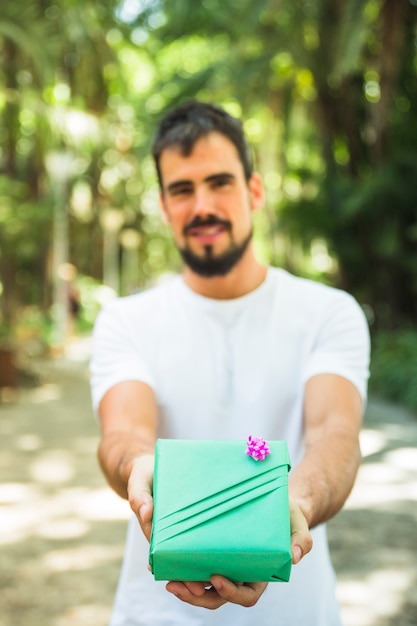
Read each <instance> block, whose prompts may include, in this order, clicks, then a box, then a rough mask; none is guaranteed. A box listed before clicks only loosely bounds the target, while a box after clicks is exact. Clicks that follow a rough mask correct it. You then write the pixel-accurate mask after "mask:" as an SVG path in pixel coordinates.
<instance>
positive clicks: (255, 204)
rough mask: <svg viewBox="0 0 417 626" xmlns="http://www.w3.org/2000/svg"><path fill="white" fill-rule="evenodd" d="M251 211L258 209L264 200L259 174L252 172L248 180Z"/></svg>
mask: <svg viewBox="0 0 417 626" xmlns="http://www.w3.org/2000/svg"><path fill="white" fill-rule="evenodd" d="M248 187H249V194H250V199H251V208H252V211H259V210H260V209H261V208H262V207H263V205H264V201H265V193H264V186H263V182H262V178H261V176H260V174H258V173H257V172H254V173H253V174H252V176H251V177H250V179H249V182H248Z"/></svg>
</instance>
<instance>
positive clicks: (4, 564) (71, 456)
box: [0, 342, 417, 626]
mask: <svg viewBox="0 0 417 626" xmlns="http://www.w3.org/2000/svg"><path fill="white" fill-rule="evenodd" d="M88 351H89V346H88V343H85V342H80V343H74V344H73V345H72V346H71V347H70V350H69V351H68V354H67V359H65V360H63V359H61V360H58V361H56V362H55V364H54V366H53V367H51V365H48V364H41V365H40V367H41V371H40V379H41V383H42V384H41V385H39V386H37V387H35V388H32V389H30V388H27V389H23V390H20V391H19V394H18V396H17V399H16V400H15V401H14V402H12V403H4V404H0V441H1V455H0V589H1V593H0V626H16V625H20V624H21V625H22V626H23V625H24V626H38V625H42V626H91V625H94V626H105V625H106V624H107V622H108V618H109V614H110V609H111V604H112V600H113V595H114V591H115V586H116V583H117V578H118V573H119V568H120V563H121V558H122V553H123V546H124V538H125V528H126V520H127V518H128V516H129V508H128V505H127V503H126V502H124V501H123V500H121V499H119V498H118V497H117V496H116V495H114V494H113V493H112V491H111V490H110V489H109V488H108V487H107V486H106V484H105V482H104V479H103V478H102V476H101V473H100V471H99V469H98V465H97V461H96V447H97V441H98V427H97V424H96V422H95V419H94V417H93V415H92V411H91V408H90V397H89V390H88V379H87V367H86V359H87V357H88ZM416 444H417V416H411V415H410V414H408V413H407V412H406V411H404V410H402V409H400V408H398V407H393V406H388V405H385V404H383V403H379V402H375V401H373V402H371V403H370V406H369V408H368V412H367V416H366V422H365V428H364V431H363V434H362V449H363V454H364V462H363V465H362V468H361V470H360V473H359V477H358V481H357V485H356V487H355V489H354V491H353V493H352V495H351V497H350V499H349V501H348V503H347V506H346V508H345V510H344V511H343V512H342V513H341V514H339V516H337V517H336V518H335V519H334V520H333V521H332V522H331V524H330V525H329V537H330V542H331V548H332V556H333V560H334V564H335V567H336V570H337V574H338V588H337V593H338V596H339V599H340V602H341V605H342V611H343V618H344V625H345V626H394V625H395V626H416V625H417V592H416V590H417V530H416V529H417V452H416ZM225 626H228V625H225ZM300 626H303V625H300ZM318 626H320V625H318Z"/></svg>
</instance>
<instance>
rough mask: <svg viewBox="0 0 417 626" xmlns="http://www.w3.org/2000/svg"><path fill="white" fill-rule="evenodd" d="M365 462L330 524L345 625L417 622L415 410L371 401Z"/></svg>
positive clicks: (407, 625) (412, 624)
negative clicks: (343, 508) (411, 412)
mask: <svg viewBox="0 0 417 626" xmlns="http://www.w3.org/2000/svg"><path fill="white" fill-rule="evenodd" d="M361 445H362V453H363V456H364V461H363V464H362V467H361V469H360V472H359V476H358V480H357V483H356V486H355V488H354V490H353V492H352V494H351V496H350V498H349V500H348V502H347V505H346V507H345V510H344V511H343V512H342V513H341V514H340V515H339V516H338V517H336V518H335V519H334V520H333V521H332V522H331V524H330V525H329V536H330V539H331V546H332V554H333V560H334V564H335V567H336V570H337V573H338V597H339V600H340V602H341V604H342V607H343V617H344V624H345V626H387V625H390V626H391V625H392V626H394V625H395V626H415V625H416V624H417V415H411V414H410V413H408V412H407V411H405V410H402V409H400V408H399V407H394V406H387V405H385V404H383V403H381V402H375V401H374V402H371V403H370V406H369V407H368V411H367V415H366V420H365V428H364V430H363V432H362V439H361Z"/></svg>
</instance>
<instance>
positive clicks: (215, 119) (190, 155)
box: [153, 101, 263, 278]
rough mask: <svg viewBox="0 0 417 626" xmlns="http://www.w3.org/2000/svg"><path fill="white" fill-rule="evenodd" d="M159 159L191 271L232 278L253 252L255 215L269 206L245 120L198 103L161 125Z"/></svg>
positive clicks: (165, 206)
mask: <svg viewBox="0 0 417 626" xmlns="http://www.w3.org/2000/svg"><path fill="white" fill-rule="evenodd" d="M153 155H154V158H155V162H156V166H157V170H158V176H159V183H160V187H161V206H162V211H163V215H164V218H165V220H166V221H167V223H169V225H170V227H171V229H172V232H173V236H174V239H175V242H176V244H177V247H178V249H179V251H180V253H181V255H182V257H183V260H184V261H185V264H186V267H187V268H188V269H189V270H191V272H192V273H193V274H194V275H198V276H202V277H205V278H210V277H214V276H225V275H226V274H228V273H229V272H230V271H231V270H232V269H233V268H234V267H235V266H236V265H238V264H239V262H240V261H241V259H242V257H244V256H246V257H247V255H246V252H247V251H248V249H250V242H251V237H252V212H253V211H254V210H257V209H258V208H260V207H261V205H262V201H263V191H262V182H261V180H260V177H259V175H258V174H256V173H254V172H253V171H252V160H251V157H250V149H249V147H248V144H247V143H246V139H245V136H244V134H243V130H242V124H241V122H240V121H239V120H237V119H235V118H233V117H231V116H230V115H228V114H227V113H226V112H225V111H223V110H222V109H221V108H219V107H217V106H214V105H211V104H204V103H200V102H196V101H192V102H188V103H185V104H183V105H181V106H180V107H178V108H177V109H175V110H174V111H171V112H170V113H169V114H168V115H167V116H166V117H165V118H164V119H163V120H162V122H161V123H160V126H159V129H158V131H157V134H156V138H155V142H154V149H153Z"/></svg>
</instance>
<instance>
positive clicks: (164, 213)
mask: <svg viewBox="0 0 417 626" xmlns="http://www.w3.org/2000/svg"><path fill="white" fill-rule="evenodd" d="M159 206H160V207H161V213H162V220H163V222H164V224H167V225H169V224H170V219H169V214H168V210H167V206H166V204H165V198H164V193H163V191H161V192H160V193H159Z"/></svg>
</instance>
